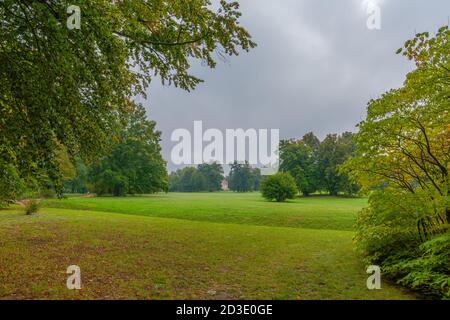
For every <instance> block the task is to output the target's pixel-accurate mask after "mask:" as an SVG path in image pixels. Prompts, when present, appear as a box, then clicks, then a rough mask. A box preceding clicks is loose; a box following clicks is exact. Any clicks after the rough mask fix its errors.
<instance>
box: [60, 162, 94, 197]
mask: <svg viewBox="0 0 450 320" xmlns="http://www.w3.org/2000/svg"><path fill="white" fill-rule="evenodd" d="M75 171H76V175H75V177H74V178H73V179H71V180H69V181H67V182H66V183H65V184H64V191H65V192H69V193H86V192H88V182H89V177H88V175H89V168H88V167H87V166H86V165H85V164H84V163H83V161H81V159H80V158H78V157H76V158H75Z"/></svg>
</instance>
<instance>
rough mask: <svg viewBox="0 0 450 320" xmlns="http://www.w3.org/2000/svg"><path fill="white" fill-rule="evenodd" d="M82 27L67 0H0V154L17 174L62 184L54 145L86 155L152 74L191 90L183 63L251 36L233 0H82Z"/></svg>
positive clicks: (109, 137) (102, 144)
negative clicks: (72, 22) (73, 25)
mask: <svg viewBox="0 0 450 320" xmlns="http://www.w3.org/2000/svg"><path fill="white" fill-rule="evenodd" d="M76 4H77V6H79V7H80V12H81V28H80V29H69V28H68V27H67V25H66V20H67V18H68V14H67V1H62V0H24V1H16V0H3V1H0V34H1V38H0V162H2V163H4V164H9V165H12V166H13V167H14V168H15V171H16V172H18V173H19V176H20V177H21V178H28V177H31V178H35V179H36V178H39V177H41V176H46V177H47V178H49V180H50V181H51V182H52V184H53V187H54V188H56V189H57V190H58V191H59V192H60V191H61V190H62V177H61V176H62V173H61V171H60V166H59V163H58V157H57V154H56V153H57V151H58V150H59V147H60V146H63V147H64V148H65V150H67V152H68V154H69V156H71V157H72V158H73V157H75V156H79V157H81V158H82V159H83V161H85V162H90V161H91V160H93V159H95V158H97V157H98V155H99V154H101V153H103V152H105V150H106V149H107V148H108V147H109V144H108V142H109V141H114V140H117V136H118V133H119V132H120V131H121V127H122V125H123V121H122V119H124V118H127V114H128V113H129V112H130V110H132V109H133V106H132V103H131V102H130V100H131V99H132V97H134V96H136V95H144V96H145V88H146V87H147V86H148V84H149V83H150V81H151V80H152V79H153V78H156V77H159V78H160V79H161V80H162V82H163V83H168V84H173V85H175V86H178V87H180V88H183V89H186V90H191V89H194V88H195V86H196V85H197V84H198V83H199V82H200V81H201V80H200V79H198V78H196V77H194V76H192V75H191V74H189V67H190V63H191V62H192V61H193V60H201V61H203V62H204V63H205V64H206V65H208V66H209V67H211V68H213V67H214V66H215V65H216V62H215V56H222V57H223V56H226V55H230V56H231V55H237V54H238V52H239V50H240V49H243V50H249V49H250V48H252V47H254V46H255V44H254V43H253V42H252V41H251V40H250V35H249V34H248V32H247V31H246V30H245V29H244V28H243V27H241V26H240V25H239V22H238V19H239V17H240V15H241V14H240V12H239V10H238V4H237V3H236V2H232V3H227V2H225V1H221V2H220V4H219V6H218V7H216V8H217V9H216V10H214V9H213V7H212V5H211V3H210V1H209V0H198V1H191V0H174V1H162V0H145V1H144V0H123V1H110V0H97V1H92V0H79V1H77V2H76Z"/></svg>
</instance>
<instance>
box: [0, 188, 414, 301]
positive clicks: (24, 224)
mask: <svg viewBox="0 0 450 320" xmlns="http://www.w3.org/2000/svg"><path fill="white" fill-rule="evenodd" d="M366 204H367V200H366V199H350V198H333V197H311V198H298V199H295V200H291V201H289V202H286V203H273V202H267V201H265V200H264V199H263V198H262V197H261V195H260V194H259V193H246V194H237V193H231V192H230V193H198V194H183V193H169V194H158V195H151V196H140V197H125V198H107V197H105V198H83V197H77V198H69V199H64V200H47V201H46V202H45V204H44V207H43V208H42V209H41V210H40V211H39V213H37V214H34V215H31V216H26V215H24V213H23V210H22V209H21V208H20V207H18V206H14V207H12V208H10V209H7V210H1V211H0V299H1V298H3V299H413V298H414V296H412V295H411V294H409V293H407V292H405V291H404V290H403V289H401V288H400V287H398V286H394V285H392V284H389V283H386V282H384V281H383V283H382V288H381V290H368V289H367V287H366V280H367V277H368V275H367V274H366V270H365V269H366V267H365V265H364V264H363V262H362V261H361V259H360V257H358V256H357V254H356V253H355V252H354V249H353V245H352V237H353V235H354V232H353V224H354V222H355V217H356V214H357V212H358V211H359V210H360V209H361V208H362V207H364V206H365V205H366ZM70 265H77V266H79V267H80V268H81V276H82V289H81V290H72V291H71V290H68V289H67V287H66V279H67V274H66V269H67V267H68V266H70Z"/></svg>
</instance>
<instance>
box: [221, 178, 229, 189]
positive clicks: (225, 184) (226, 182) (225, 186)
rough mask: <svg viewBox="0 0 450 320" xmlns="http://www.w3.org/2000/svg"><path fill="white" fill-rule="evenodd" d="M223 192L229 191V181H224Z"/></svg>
mask: <svg viewBox="0 0 450 320" xmlns="http://www.w3.org/2000/svg"><path fill="white" fill-rule="evenodd" d="M222 190H223V191H228V181H227V179H223V180H222Z"/></svg>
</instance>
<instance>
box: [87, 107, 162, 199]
mask: <svg viewBox="0 0 450 320" xmlns="http://www.w3.org/2000/svg"><path fill="white" fill-rule="evenodd" d="M155 126H156V123H155V122H154V121H149V120H147V118H146V114H145V109H144V108H143V107H142V106H139V105H138V106H135V109H133V112H132V113H130V115H129V118H128V121H127V125H126V127H125V130H124V131H123V132H122V133H121V134H120V135H119V141H118V142H117V143H115V144H114V145H113V147H112V152H111V154H110V155H108V156H106V157H104V158H103V159H102V160H101V161H100V163H99V164H98V165H94V166H93V167H92V168H91V170H90V179H91V181H92V185H93V187H94V190H93V191H94V192H96V193H99V194H104V193H112V194H114V195H116V196H119V195H123V194H125V193H131V194H145V193H156V192H159V191H166V190H167V184H168V181H167V180H168V179H167V172H166V163H165V161H164V160H163V159H162V156H161V148H160V145H159V143H160V139H161V138H160V136H161V133H160V132H158V131H156V129H155ZM114 184H117V185H118V186H117V188H114V187H112V185H114ZM108 185H110V186H111V187H110V188H109V187H106V188H105V186H108Z"/></svg>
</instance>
